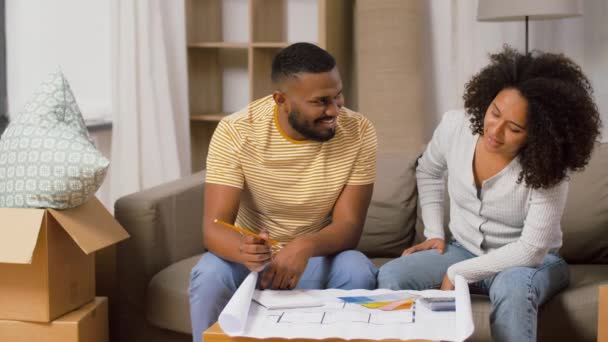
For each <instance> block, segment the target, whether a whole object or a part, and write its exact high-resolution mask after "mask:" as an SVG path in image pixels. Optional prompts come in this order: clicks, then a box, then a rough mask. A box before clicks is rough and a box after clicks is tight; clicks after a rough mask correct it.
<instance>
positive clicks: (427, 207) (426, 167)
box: [416, 111, 464, 239]
mask: <svg viewBox="0 0 608 342" xmlns="http://www.w3.org/2000/svg"><path fill="white" fill-rule="evenodd" d="M463 115H464V114H463V113H462V112H460V111H454V112H447V113H445V114H444V115H443V118H442V119H441V122H440V123H439V126H437V128H436V129H435V132H434V133H433V138H432V139H431V141H430V142H429V145H428V146H427V148H426V150H425V151H424V154H422V156H421V157H420V158H419V159H418V166H417V167H416V182H417V185H418V198H419V199H420V207H421V209H422V221H423V222H424V226H425V229H424V236H425V237H426V238H427V239H434V238H438V239H444V233H443V229H444V222H443V211H444V201H445V195H444V192H445V174H446V171H447V169H448V163H447V154H448V152H449V148H450V145H451V142H452V141H451V140H452V136H453V135H454V133H455V131H456V130H457V129H458V126H459V125H458V123H459V122H460V121H461V120H462V117H463Z"/></svg>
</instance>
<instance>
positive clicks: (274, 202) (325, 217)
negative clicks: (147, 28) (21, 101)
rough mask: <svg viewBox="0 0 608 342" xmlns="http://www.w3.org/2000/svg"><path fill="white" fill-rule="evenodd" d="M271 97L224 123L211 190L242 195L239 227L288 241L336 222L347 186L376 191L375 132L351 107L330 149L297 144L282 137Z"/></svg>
mask: <svg viewBox="0 0 608 342" xmlns="http://www.w3.org/2000/svg"><path fill="white" fill-rule="evenodd" d="M277 120H278V118H277V107H276V105H275V103H274V100H273V98H272V96H267V97H264V98H262V99H259V100H256V101H254V102H252V103H250V104H249V105H248V106H247V108H246V109H244V110H242V111H239V112H237V113H234V114H232V115H229V116H227V117H225V118H224V119H222V120H221V121H220V123H219V124H218V127H217V128H216V130H215V133H214V134H213V138H212V139H211V144H210V146H209V154H208V157H207V178H206V182H207V183H214V184H221V185H228V186H233V187H237V188H240V189H243V190H244V191H243V194H242V196H241V203H240V206H239V211H238V214H237V218H236V225H238V226H241V227H245V228H247V229H250V230H253V231H256V232H259V231H260V230H262V229H266V230H268V232H269V234H270V237H271V238H273V239H277V240H279V241H281V242H289V241H291V240H293V239H294V238H295V237H297V236H300V235H302V234H307V233H311V232H316V231H319V230H320V229H322V228H323V227H325V226H326V225H328V224H329V223H330V222H331V213H332V210H333V207H334V204H335V202H336V200H337V199H338V196H340V193H341V192H342V189H343V188H344V186H345V185H347V184H350V185H365V184H372V183H373V182H374V178H375V175H376V148H377V140H376V131H375V129H374V126H373V125H372V123H371V122H370V121H369V120H367V119H366V118H365V117H364V116H362V115H361V114H359V113H355V112H353V111H350V110H348V109H346V108H343V109H342V110H341V113H340V115H339V116H338V120H337V126H336V134H335V136H334V137H333V138H332V139H330V140H328V141H325V142H319V141H312V140H304V141H296V140H292V139H290V138H289V137H287V135H286V134H285V133H284V132H283V131H281V129H280V127H279V124H278V121H277Z"/></svg>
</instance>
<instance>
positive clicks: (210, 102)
mask: <svg viewBox="0 0 608 342" xmlns="http://www.w3.org/2000/svg"><path fill="white" fill-rule="evenodd" d="M352 12H353V1H352V0H188V1H187V3H186V18H187V36H188V39H187V44H188V46H187V48H188V79H189V89H190V90H189V105H190V140H191V153H192V171H193V172H196V171H199V170H202V169H204V168H205V161H206V158H207V151H208V147H209V140H210V139H211V136H212V134H213V131H214V130H215V127H216V125H217V122H218V121H220V120H221V119H222V117H224V116H225V115H228V114H230V113H232V112H235V111H237V110H239V109H241V108H244V107H245V106H246V105H247V103H249V102H250V101H252V100H254V99H257V98H260V97H263V96H266V95H268V94H270V93H271V92H272V90H273V89H272V83H271V81H270V69H271V62H272V59H273V57H274V56H275V55H276V54H277V52H278V51H280V50H281V49H282V48H284V47H286V46H288V45H289V44H291V43H294V42H297V41H307V42H311V43H315V44H317V45H319V46H320V47H322V48H324V49H326V50H328V51H329V52H330V53H332V54H333V55H334V57H335V58H336V60H337V63H338V66H339V68H340V72H341V75H342V80H343V83H344V85H345V89H344V92H345V95H346V98H347V99H348V95H349V93H350V91H351V90H350V88H349V86H350V78H351V73H352V71H351V70H352V69H351V65H352V60H351V58H350V56H351V55H352V32H353V30H352V18H353V14H352Z"/></svg>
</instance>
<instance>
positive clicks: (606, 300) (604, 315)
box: [597, 284, 608, 342]
mask: <svg viewBox="0 0 608 342" xmlns="http://www.w3.org/2000/svg"><path fill="white" fill-rule="evenodd" d="M597 340H598V342H600V341H602V342H603V341H608V284H607V285H602V286H600V287H599V300H598V315H597Z"/></svg>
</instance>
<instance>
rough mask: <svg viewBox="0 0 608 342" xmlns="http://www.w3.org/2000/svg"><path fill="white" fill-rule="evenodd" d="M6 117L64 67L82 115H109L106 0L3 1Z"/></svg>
mask: <svg viewBox="0 0 608 342" xmlns="http://www.w3.org/2000/svg"><path fill="white" fill-rule="evenodd" d="M6 51H7V56H6V62H7V86H8V105H9V115H11V114H15V113H17V112H19V111H20V110H21V109H22V108H23V106H24V105H25V103H26V102H27V101H28V100H29V97H30V96H31V94H32V93H33V92H34V90H35V89H36V88H37V87H38V85H39V84H40V83H41V82H42V81H43V80H44V79H45V78H46V75H47V74H49V73H50V72H52V71H54V70H57V68H58V67H60V68H61V70H63V72H64V74H65V76H66V77H67V79H68V81H69V82H70V86H71V87H72V90H73V91H74V95H75V97H76V100H77V102H78V104H79V106H80V109H81V110H82V112H83V116H84V117H85V119H89V118H99V117H108V118H109V117H110V115H109V114H110V108H111V106H110V105H111V102H110V101H111V98H110V66H111V64H110V61H111V60H110V53H111V52H110V1H107V0H52V1H49V0H6Z"/></svg>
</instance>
